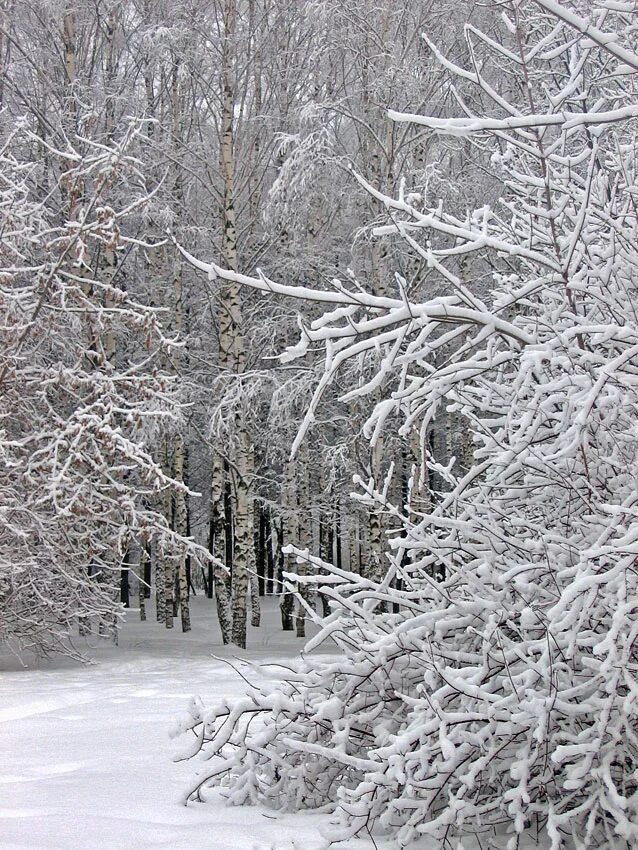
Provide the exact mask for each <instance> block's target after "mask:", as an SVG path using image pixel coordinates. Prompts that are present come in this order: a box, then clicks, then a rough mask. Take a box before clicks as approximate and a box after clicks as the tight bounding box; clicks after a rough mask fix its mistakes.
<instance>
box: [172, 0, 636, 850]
mask: <svg viewBox="0 0 638 850" xmlns="http://www.w3.org/2000/svg"><path fill="white" fill-rule="evenodd" d="M499 14H500V18H499V20H498V23H495V24H493V26H494V30H493V31H492V33H491V35H490V36H488V35H487V34H486V32H484V31H482V30H478V29H477V28H474V27H472V26H470V27H467V28H466V57H465V59H464V61H463V62H461V61H459V63H458V64H456V63H455V62H454V61H452V60H451V59H449V58H447V57H446V56H444V55H443V54H442V53H441V52H440V51H439V49H438V47H437V46H436V45H435V43H433V42H431V41H430V42H428V44H429V48H430V50H431V51H432V53H433V54H434V55H435V56H436V57H437V61H438V62H439V64H440V65H441V67H442V68H443V69H444V70H445V71H446V73H448V74H449V75H451V77H452V78H453V79H455V80H456V81H458V83H459V91H458V92H457V97H458V102H459V106H460V117H453V118H451V117H446V116H440V115H436V114H434V115H427V114H426V115H415V114H405V113H394V114H393V115H392V117H393V119H394V120H395V121H396V122H398V123H399V124H401V125H403V124H405V123H409V124H412V125H417V126H418V127H422V128H425V130H426V131H431V132H434V133H436V134H441V135H444V136H451V137H457V138H458V137H461V138H465V139H469V140H471V141H472V142H473V143H474V144H476V145H478V146H480V147H481V148H482V149H483V150H486V151H488V152H489V153H490V155H491V166H492V168H493V170H494V173H495V174H496V175H499V177H500V180H501V181H502V186H503V193H502V198H501V199H500V200H499V201H498V203H496V204H494V205H490V204H484V205H482V206H480V207H478V208H476V209H474V210H473V211H471V212H467V213H464V212H460V213H459V212H458V211H457V210H455V209H454V207H453V206H452V207H451V208H446V207H445V206H444V205H443V204H440V203H437V202H436V201H434V202H432V201H431V200H429V197H428V195H427V194H426V195H424V194H423V193H421V192H419V193H417V192H414V191H412V186H411V185H410V182H409V180H410V178H409V175H408V176H407V177H406V180H405V181H404V182H402V183H401V184H400V185H399V187H398V191H397V194H396V196H392V195H390V194H388V193H385V192H383V191H380V190H379V188H378V187H377V186H375V185H374V182H373V181H370V180H365V179H364V178H363V177H362V178H360V180H361V183H362V185H364V186H365V187H366V189H367V191H368V192H369V193H370V195H371V196H372V197H373V198H376V199H377V200H378V201H379V202H380V203H382V204H384V205H385V207H386V209H387V214H388V218H389V223H388V224H387V225H384V226H381V227H379V228H377V229H376V235H377V236H378V237H383V238H385V237H390V238H395V237H397V236H398V237H400V238H401V239H403V240H405V241H406V242H407V244H408V245H409V247H410V248H411V250H412V251H413V252H414V253H415V254H416V255H417V257H419V258H421V259H422V260H423V261H424V262H425V263H426V264H427V266H428V268H429V269H430V270H432V271H434V272H436V274H437V275H438V277H439V280H440V281H441V284H442V288H443V289H444V291H443V292H442V293H441V294H440V295H437V296H436V297H433V298H430V299H428V300H424V301H420V300H418V299H417V298H413V297H411V295H410V293H409V291H407V286H406V284H405V278H403V281H402V279H401V278H398V289H399V292H398V294H396V295H394V297H393V296H391V295H389V294H386V293H379V292H378V291H377V290H376V288H375V285H374V282H372V283H371V285H370V287H369V288H363V287H362V286H358V285H356V284H354V283H350V284H349V285H346V284H340V285H335V286H334V289H333V291H332V292H328V291H325V290H322V289H320V288H316V287H315V288H312V287H307V288H305V289H296V290H295V289H294V288H293V287H290V286H287V285H285V284H278V283H275V282H273V281H270V280H268V279H266V278H265V277H264V276H263V275H262V276H261V277H253V278H252V279H251V278H248V277H240V276H237V275H233V274H232V272H229V271H228V270H224V269H223V268H221V267H220V266H218V265H216V264H214V265H212V266H210V267H209V270H210V271H212V272H213V273H214V274H215V275H217V276H220V277H222V278H226V279H230V280H233V281H240V280H241V282H244V283H245V284H246V285H249V286H252V287H254V288H255V289H265V290H270V291H273V292H278V293H279V294H281V295H288V296H291V297H297V298H302V299H306V300H308V301H312V302H315V303H320V302H323V303H325V302H326V301H329V302H331V304H332V305H333V306H332V307H331V309H330V310H329V311H328V312H324V313H323V314H322V315H321V316H319V317H318V318H315V319H314V321H307V322H305V323H303V324H302V328H301V341H300V342H299V343H298V345H297V346H296V347H295V348H294V350H292V351H291V352H290V356H291V357H298V356H303V355H307V354H308V353H310V352H312V349H313V347H314V346H316V345H325V347H326V356H325V359H324V363H323V367H324V368H323V375H322V378H321V380H320V382H319V386H318V389H317V390H316V391H315V401H316V400H318V399H319V398H320V397H321V394H322V393H324V392H326V391H327V390H326V388H327V387H329V386H330V385H331V384H332V382H333V381H335V380H336V379H337V376H338V375H339V374H342V375H343V374H344V373H345V374H348V372H347V369H348V366H349V365H350V364H352V363H353V362H360V361H361V360H362V359H364V358H365V357H366V356H367V355H368V352H369V353H370V355H372V354H374V355H376V356H378V357H379V360H380V368H379V370H378V371H377V373H376V374H375V378H374V379H373V380H370V381H367V382H364V383H362V384H360V385H355V386H353V387H352V389H351V391H350V392H349V393H348V395H347V396H346V398H347V399H349V400H352V399H357V398H361V397H366V396H367V397H368V398H371V399H372V401H373V403H374V406H373V411H372V413H371V416H370V417H369V419H368V421H367V424H366V427H365V432H366V433H367V434H368V435H369V437H370V438H371V440H372V441H373V443H374V441H375V440H378V438H379V436H381V435H384V434H386V433H388V431H389V430H390V429H391V428H392V427H393V417H397V419H398V420H399V421H400V423H401V424H400V427H399V435H400V437H401V438H402V439H403V440H405V441H406V442H409V443H410V445H415V444H416V445H417V446H418V451H419V456H418V459H419V466H418V467H415V469H414V472H413V475H412V476H411V480H410V481H409V484H408V487H407V491H406V492H404V493H399V494H396V491H395V493H393V492H392V490H391V486H390V483H389V481H388V480H386V482H385V484H384V483H383V482H382V481H380V480H379V479H377V480H375V479H374V477H373V478H371V480H370V481H369V482H367V481H366V480H361V481H360V486H361V497H360V498H361V500H362V501H363V502H364V503H365V504H367V505H369V506H370V507H371V508H372V509H373V510H374V509H376V508H382V509H383V510H384V511H385V513H386V515H387V516H388V517H389V518H391V519H392V520H393V521H394V523H395V527H394V529H393V530H392V531H391V533H390V546H391V550H392V555H391V557H390V558H389V568H388V569H387V570H386V571H385V574H384V575H382V576H375V575H374V573H373V574H372V575H371V576H370V577H365V576H364V577H362V576H360V575H357V574H356V572H354V571H353V570H348V569H344V568H343V567H342V566H340V565H337V564H335V563H326V562H324V561H322V560H321V559H319V558H316V557H313V556H309V555H308V554H307V553H305V552H303V551H301V550H297V551H296V552H295V554H296V555H297V557H298V559H299V560H301V561H303V562H305V563H306V564H309V565H310V566H311V567H312V568H313V574H312V575H309V576H301V577H300V578H299V581H301V582H303V583H305V584H307V585H308V586H313V585H316V584H321V585H322V592H323V593H324V594H325V595H326V596H328V597H329V598H330V600H331V603H332V613H331V614H330V615H329V616H328V617H327V619H326V620H324V621H323V623H322V631H321V633H320V635H319V636H318V638H317V639H316V640H314V641H312V642H311V646H316V645H317V644H319V643H321V642H322V641H324V640H326V639H327V638H328V637H330V638H332V639H333V640H334V641H336V642H337V644H338V645H339V647H340V648H341V649H342V650H343V658H340V659H339V661H338V662H337V663H331V662H321V661H313V660H312V659H310V660H306V661H305V662H304V664H303V666H302V667H301V675H302V681H303V686H302V687H300V683H299V680H298V679H295V682H294V684H290V685H289V686H288V685H284V686H283V687H282V688H279V689H277V690H276V691H275V692H273V693H268V692H262V691H260V690H258V689H255V691H254V692H253V693H251V695H250V696H249V697H247V698H246V700H245V701H243V702H239V703H237V704H236V705H234V706H232V707H229V706H228V705H226V704H220V705H217V706H213V707H210V708H205V707H203V706H201V705H199V704H195V706H194V707H193V711H192V718H191V719H190V721H189V722H188V723H187V724H185V725H186V728H189V729H191V730H194V731H195V732H196V743H195V745H194V750H199V749H200V748H204V749H205V751H206V755H207V756H208V757H213V756H214V757H215V758H214V759H213V761H212V762H208V764H210V765H211V766H210V767H207V768H206V769H205V770H204V771H203V772H202V773H201V775H200V778H199V780H198V783H197V786H196V787H195V789H194V790H193V791H192V794H191V797H192V798H197V799H202V798H204V797H205V794H206V789H207V787H208V786H209V785H212V784H216V783H219V782H220V781H222V780H223V783H224V786H225V788H226V793H227V794H228V796H229V799H230V800H231V801H232V802H235V803H242V802H250V801H254V800H260V801H265V802H266V803H268V804H269V805H272V806H274V807H282V808H285V807H290V806H292V807H314V806H322V805H326V804H327V805H333V806H334V808H335V812H336V829H335V833H334V835H333V836H332V837H333V838H334V840H342V839H347V838H348V837H350V836H352V835H354V834H356V833H358V832H361V831H369V830H371V829H373V828H375V827H376V828H382V829H384V830H387V831H389V832H391V833H392V834H393V835H394V836H395V839H396V841H397V845H398V846H407V845H408V844H409V843H410V842H412V841H413V840H415V839H417V838H419V837H421V836H424V835H426V836H429V837H430V838H432V839H434V840H435V841H436V842H438V845H439V846H441V847H447V846H452V844H453V843H454V844H456V843H457V842H458V841H459V840H462V837H463V835H464V834H468V833H469V834H479V836H480V835H481V834H482V833H486V834H487V835H488V837H487V839H486V840H487V841H489V843H490V846H495V847H496V846H503V847H507V848H516V847H518V846H520V844H521V842H522V841H523V840H524V835H527V837H529V835H530V831H531V832H532V834H536V836H537V840H538V841H539V842H540V844H541V845H542V846H547V844H548V843H549V845H550V846H551V847H552V848H553V850H558V848H563V847H564V848H567V847H575V848H587V847H589V848H594V847H600V846H605V847H614V848H625V849H627V848H630V847H631V846H633V844H634V843H635V841H636V838H637V834H636V822H637V820H638V818H637V815H638V812H637V811H636V806H637V800H638V787H637V785H636V765H637V763H638V750H637V748H636V736H635V730H636V722H637V716H636V705H635V692H636V675H635V674H636V669H637V668H636V662H637V659H636V637H637V635H638V630H637V625H636V590H637V588H636V571H635V559H636V545H637V544H636V534H635V529H634V523H633V520H632V517H633V514H634V505H635V498H636V496H635V486H634V482H635V477H636V464H637V462H638V455H637V453H636V440H635V421H636V389H635V387H636V375H635V366H634V361H635V354H636V351H638V348H636V341H637V340H636V333H637V330H636V316H635V310H634V308H633V302H634V301H635V292H634V288H635V281H634V278H635V275H634V274H633V269H634V268H635V265H636V228H637V225H638V220H637V210H636V206H635V198H634V195H635V162H636V149H635V136H636V116H637V114H638V113H637V111H636V106H635V105H634V103H633V101H634V100H635V95H636V81H637V79H638V55H637V54H636V52H635V38H634V36H635V31H634V28H633V24H632V17H631V12H630V11H629V10H627V9H625V8H624V7H623V8H621V7H619V6H618V5H616V4H614V6H613V7H612V6H611V5H606V4H601V6H600V8H597V9H596V10H595V11H594V12H593V13H592V14H591V17H588V18H587V19H584V18H581V17H578V15H577V14H576V13H575V12H573V11H572V10H571V9H569V10H566V9H564V8H563V7H561V6H559V5H558V4H555V3H552V2H551V0H538V2H530V3H523V4H518V3H517V4H512V5H511V6H510V7H508V8H507V9H504V8H503V7H502V6H499ZM584 35H585V36H586V37H584ZM465 86H468V87H469V89H470V90H471V89H475V93H474V95H466V93H465V91H461V89H462V88H463V87H465ZM468 263H471V268H472V270H473V271H474V272H475V271H477V270H479V272H480V270H486V271H488V272H489V277H490V281H491V286H490V291H481V289H480V288H477V287H475V286H468V285H467V278H466V274H467V268H468ZM202 267H204V268H205V265H204V264H202ZM350 374H351V373H350ZM381 377H387V379H388V380H389V381H391V382H392V384H391V390H390V391H388V390H384V391H383V394H382V396H381V398H378V397H377V398H375V394H376V392H377V389H378V387H379V384H380V380H381ZM315 401H313V402H311V404H310V405H309V408H308V411H307V413H306V417H305V421H304V425H303V426H302V430H301V435H300V437H299V438H298V440H297V442H296V445H297V446H299V445H300V444H301V439H302V437H303V435H304V434H306V436H307V433H309V432H310V429H311V428H312V426H313V421H314V418H315V415H316V411H317V410H319V409H320V407H319V406H318V404H316V403H315ZM375 402H376V403H375ZM441 418H443V423H444V428H446V427H449V428H450V430H451V428H452V427H453V426H454V423H455V422H459V421H460V423H461V425H460V427H461V429H463V430H464V431H467V432H469V434H470V435H471V438H472V451H471V453H470V452H466V453H465V455H461V456H460V458H459V462H455V461H453V460H452V459H450V460H448V458H445V457H443V458H442V457H441V456H440V455H439V454H438V453H437V451H436V445H434V446H433V444H432V441H431V440H430V438H429V433H430V431H429V429H430V428H431V426H432V423H433V422H436V421H437V419H439V420H440V419H441ZM451 439H452V441H453V442H456V443H457V445H458V444H459V443H460V444H461V448H462V445H463V441H460V440H459V439H458V437H457V438H455V437H454V436H453V435H452V436H451ZM434 475H436V476H438V479H439V480H440V481H442V482H444V486H442V487H441V488H440V489H439V488H436V487H433V486H432V483H431V482H432V476H434ZM425 482H427V483H425ZM428 485H429V486H428ZM428 491H429V492H428ZM321 570H325V571H326V572H327V574H328V575H327V577H325V576H321V575H320V574H319V572H320V571H321ZM256 714H260V715H261V721H262V722H261V724H260V726H259V731H258V732H255V733H251V731H250V730H251V729H253V728H254V727H253V723H252V720H253V719H254V717H255V715H256ZM247 717H250V718H251V720H250V721H249V722H247ZM293 776H294V781H293V778H292V777H293Z"/></svg>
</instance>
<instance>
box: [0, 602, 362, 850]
mask: <svg viewBox="0 0 638 850" xmlns="http://www.w3.org/2000/svg"><path fill="white" fill-rule="evenodd" d="M264 608H265V610H264V616H263V620H264V621H265V624H264V626H262V628H260V629H251V631H250V635H249V647H250V648H249V650H248V651H247V652H246V653H243V656H244V657H245V658H249V659H252V660H253V661H257V662H269V661H277V660H279V661H281V660H285V659H286V657H288V658H289V657H290V656H292V655H293V654H295V653H296V652H298V651H299V648H300V646H301V645H302V642H301V641H299V640H298V639H297V638H295V636H294V635H292V634H290V633H283V632H281V631H280V630H279V629H278V628H277V611H276V603H275V600H266V604H265V606H264ZM149 614H150V615H151V616H152V612H149ZM215 620H216V617H215V612H214V605H213V603H212V602H211V601H210V600H207V599H203V598H201V597H199V596H198V597H197V598H195V599H194V600H193V631H192V632H191V633H190V634H188V635H182V634H181V631H180V628H179V623H178V622H176V628H175V629H174V630H173V631H172V633H169V632H166V631H165V630H164V629H162V628H161V627H160V626H158V625H157V623H155V622H154V620H150V619H149V621H147V622H146V623H139V622H138V614H137V613H136V612H135V611H130V612H129V613H128V622H127V623H126V624H125V625H124V627H123V629H122V632H121V635H120V645H119V647H104V646H97V647H96V649H95V650H94V651H93V653H92V654H93V657H94V659H95V662H96V663H95V664H93V665H86V666H85V665H79V664H75V663H72V662H70V661H67V660H65V659H58V660H53V661H50V662H47V663H42V664H39V665H37V666H32V667H28V668H27V669H22V668H20V666H19V664H18V663H17V661H16V660H15V659H13V658H12V657H9V656H6V655H3V656H1V657H0V754H1V757H0V850H319V848H320V847H322V846H325V843H324V841H323V839H322V836H321V833H320V828H321V827H322V825H325V824H326V823H327V816H326V815H318V814H315V813H311V812H307V813H300V814H295V815H280V814H278V813H275V812H269V811H267V810H261V809H258V808H247V807H242V808H230V807H227V806H225V805H224V804H223V803H222V802H221V801H220V802H219V803H206V804H191V805H189V806H188V807H186V806H183V805H182V804H181V802H180V795H181V794H183V792H184V791H185V790H186V789H187V787H188V785H189V780H190V778H191V777H192V776H193V774H194V772H195V769H196V764H195V763H194V762H183V763H179V764H175V763H174V762H173V756H174V754H175V753H176V752H177V750H178V749H179V746H180V743H179V741H177V742H176V741H175V740H171V738H170V737H169V730H170V729H171V727H172V726H174V724H175V721H176V719H177V718H179V717H180V716H183V715H184V713H185V711H186V708H187V705H188V701H189V699H190V697H191V696H192V695H199V696H201V697H202V699H204V700H205V701H212V700H215V699H217V698H219V697H220V696H228V697H232V696H235V695H240V694H242V693H244V691H245V684H244V682H243V681H242V679H241V677H240V676H239V675H238V674H237V673H236V672H234V670H233V669H232V668H231V667H229V666H228V665H227V664H225V663H223V662H222V661H220V660H216V659H214V658H213V657H211V656H212V654H216V655H220V656H223V657H226V658H231V657H232V655H233V650H230V651H229V650H228V649H225V648H222V645H221V640H220V637H219V631H218V628H217V625H216V623H215ZM235 651H236V650H235ZM255 675H263V677H264V678H267V677H268V676H271V677H272V676H273V675H274V674H273V672H272V670H271V671H264V672H263V673H259V674H254V672H252V671H251V676H255ZM181 746H182V747H183V742H182V744H181ZM340 846H341V847H344V846H345V845H340ZM347 846H348V848H367V847H372V845H371V844H370V845H368V844H367V842H359V841H356V842H348V845H347Z"/></svg>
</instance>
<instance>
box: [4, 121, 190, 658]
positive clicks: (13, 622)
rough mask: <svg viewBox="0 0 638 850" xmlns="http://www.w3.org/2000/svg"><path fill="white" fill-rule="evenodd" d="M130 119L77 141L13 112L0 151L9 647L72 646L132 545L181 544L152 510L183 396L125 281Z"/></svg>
mask: <svg viewBox="0 0 638 850" xmlns="http://www.w3.org/2000/svg"><path fill="white" fill-rule="evenodd" d="M137 132H138V129H137V128H136V127H135V126H134V125H131V127H130V128H129V130H128V132H126V133H125V134H124V135H123V137H122V139H121V140H120V142H118V143H117V144H115V143H114V144H113V146H112V147H110V148H109V147H107V146H104V145H98V144H95V145H93V144H91V143H89V142H87V141H86V140H82V148H83V150H82V152H81V153H79V152H78V151H77V150H74V149H72V148H71V147H70V145H69V147H68V148H67V149H66V150H64V151H58V150H56V149H55V148H53V147H51V146H49V145H48V144H47V143H46V142H45V141H44V140H43V139H42V138H39V137H37V136H35V135H34V134H33V133H32V132H31V130H30V129H29V127H28V125H27V123H26V122H23V123H21V124H19V125H18V127H17V128H15V129H14V130H13V131H12V132H11V133H9V134H7V136H6V138H5V141H4V145H3V146H2V149H0V173H1V176H0V230H1V232H2V244H1V245H0V492H1V493H2V505H1V507H0V640H2V641H8V642H9V643H10V644H11V645H12V646H13V647H14V648H15V649H16V650H18V651H20V650H23V649H31V650H34V651H36V652H43V653H46V652H50V651H62V652H67V653H71V654H75V655H77V654H78V653H77V651H76V650H75V649H74V648H73V641H72V635H73V633H74V632H75V633H77V629H78V626H79V627H80V628H82V629H83V630H84V631H88V630H89V629H90V628H96V629H98V630H102V631H110V630H111V629H112V627H113V626H114V622H115V618H116V615H117V611H118V608H119V601H118V599H119V571H120V566H121V564H122V561H123V558H124V556H125V553H126V552H127V550H128V549H129V547H131V546H132V545H134V543H135V542H136V541H137V542H139V541H150V540H154V541H155V542H156V544H157V546H158V547H159V549H160V550H162V549H163V550H165V551H166V553H167V557H171V555H172V556H174V557H179V553H180V552H181V551H183V550H184V549H185V548H187V547H189V546H190V543H189V542H188V541H186V540H184V539H180V538H179V537H178V536H177V535H175V534H174V533H173V532H171V531H170V529H169V528H168V526H167V523H166V521H165V519H164V518H163V517H162V516H160V515H159V514H158V513H156V512H155V511H154V510H153V509H152V507H153V503H154V500H155V502H156V501H157V494H158V493H160V492H162V491H166V490H167V489H172V488H175V487H177V486H178V485H177V484H176V482H173V481H171V480H170V479H169V478H167V477H166V475H165V474H164V473H163V472H162V468H161V466H159V465H158V464H157V463H156V462H155V460H154V459H153V456H152V453H151V451H152V445H153V442H154V440H153V437H154V434H156V433H157V431H158V429H159V428H160V427H162V423H163V422H167V421H171V420H173V421H174V420H176V419H177V418H179V411H180V408H179V403H178V400H177V397H176V394H175V388H174V386H173V383H174V380H173V379H172V378H171V377H170V375H169V374H168V373H167V372H164V371H162V370H161V369H160V368H159V365H160V356H161V355H162V353H163V354H164V355H165V356H168V355H169V354H170V351H171V347H172V346H173V345H174V343H173V342H172V341H171V340H169V339H166V338H165V337H164V334H163V332H162V328H161V323H160V321H159V318H160V316H159V314H158V311H157V310H156V309H152V308H149V307H146V306H144V305H143V304H141V303H138V302H137V301H136V299H135V297H134V295H133V294H132V293H131V292H130V291H129V292H127V289H126V286H127V284H128V288H129V289H130V288H132V285H133V281H131V280H130V279H129V280H128V281H127V280H126V278H125V275H126V274H127V270H128V269H129V267H130V266H129V265H127V262H126V261H127V259H128V258H130V257H131V256H133V253H134V251H135V250H136V248H137V246H138V245H139V244H140V243H138V242H137V241H136V239H135V238H134V237H133V236H132V235H131V233H132V232H133V228H132V227H131V226H130V222H131V221H133V222H134V221H135V216H136V214H137V213H138V212H139V209H140V207H141V206H143V204H144V199H145V196H146V192H145V190H144V182H143V178H142V177H141V175H140V174H139V171H138V165H139V163H138V161H137V160H136V159H135V157H134V156H132V154H131V153H130V151H129V149H130V148H131V147H133V146H134V143H135V137H136V134H137ZM34 150H39V151H40V158H39V160H38V161H37V162H34V161H33V159H34V157H33V152H34ZM122 186H127V190H128V198H127V203H126V205H122V206H121V207H120V208H119V209H117V210H116V209H114V208H113V206H111V205H110V202H112V201H113V200H114V199H117V198H118V192H119V191H120V190H121V189H122ZM119 197H120V198H121V195H119ZM127 232H128V235H127ZM191 548H193V547H191Z"/></svg>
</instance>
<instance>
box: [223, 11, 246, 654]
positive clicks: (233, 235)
mask: <svg viewBox="0 0 638 850" xmlns="http://www.w3.org/2000/svg"><path fill="white" fill-rule="evenodd" d="M223 19H224V38H223V47H222V115H221V151H220V168H221V173H222V177H223V184H224V198H223V222H222V225H223V243H222V249H223V255H224V261H225V263H226V266H227V268H229V269H231V270H232V271H237V268H238V262H237V227H236V210H235V142H234V110H235V80H234V73H233V47H234V45H233V42H234V37H235V26H236V20H237V4H236V0H225V2H224V7H223ZM219 347H220V365H221V366H222V368H225V369H227V370H228V371H229V372H231V373H233V374H235V375H240V374H241V373H242V372H243V371H244V370H245V365H246V351H245V342H244V336H243V317H242V309H241V291H240V287H239V285H238V284H222V292H221V294H220V300H219ZM246 419H247V417H246V416H245V411H243V410H242V405H240V404H238V405H237V408H236V413H235V417H234V423H233V424H234V430H235V437H236V450H235V457H234V467H235V502H236V514H235V536H234V538H235V539H234V547H233V569H232V577H231V617H232V629H231V641H232V642H233V643H234V644H236V645H237V646H239V647H241V648H245V646H246V605H247V596H248V575H249V571H250V570H251V569H253V570H254V543H253V506H252V497H251V492H252V486H253V477H254V472H253V466H254V459H253V446H252V441H251V438H250V434H249V433H248V429H247V423H246Z"/></svg>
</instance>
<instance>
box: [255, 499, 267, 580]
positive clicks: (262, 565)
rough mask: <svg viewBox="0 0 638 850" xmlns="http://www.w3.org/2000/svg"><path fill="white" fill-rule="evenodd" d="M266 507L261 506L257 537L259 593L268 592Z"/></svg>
mask: <svg viewBox="0 0 638 850" xmlns="http://www.w3.org/2000/svg"><path fill="white" fill-rule="evenodd" d="M264 510H265V509H264V508H263V507H261V506H260V508H259V536H258V539H257V582H258V586H259V595H260V596H263V595H264V594H265V592H266V517H265V514H264Z"/></svg>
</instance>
